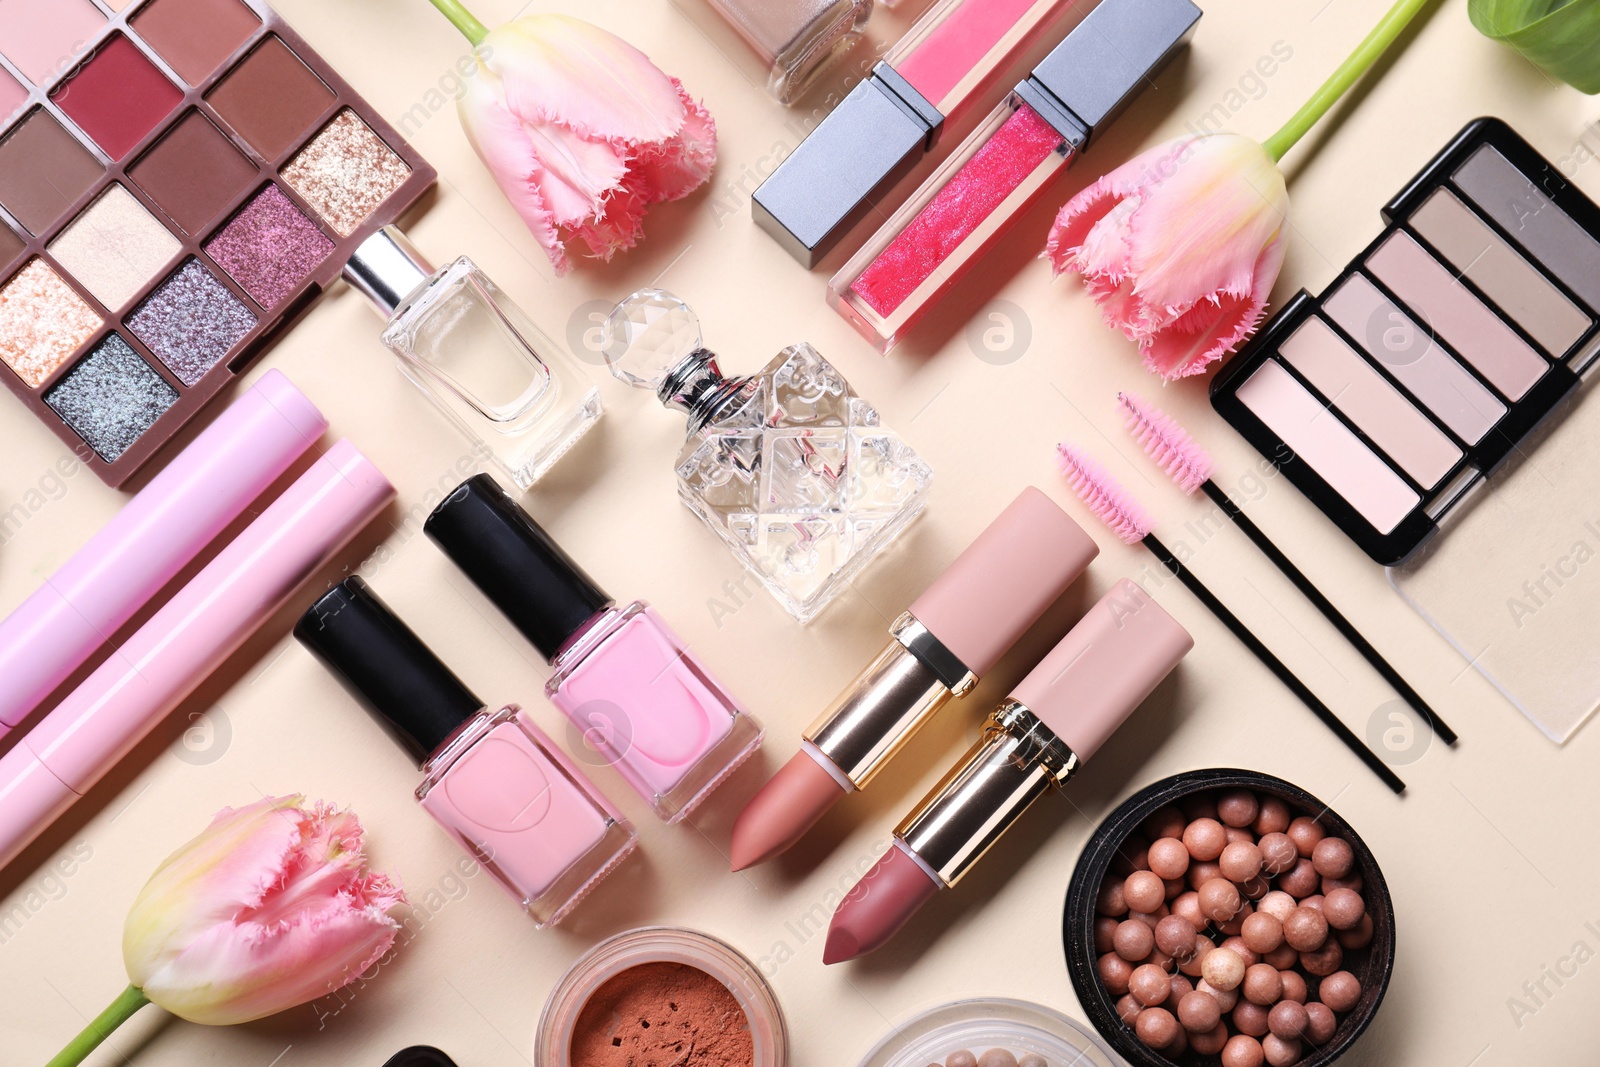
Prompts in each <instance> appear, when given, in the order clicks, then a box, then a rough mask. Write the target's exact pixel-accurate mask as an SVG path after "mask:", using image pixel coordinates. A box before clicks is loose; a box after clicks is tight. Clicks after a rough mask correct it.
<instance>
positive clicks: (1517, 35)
mask: <svg viewBox="0 0 1600 1067" xmlns="http://www.w3.org/2000/svg"><path fill="white" fill-rule="evenodd" d="M1467 10H1468V13H1469V14H1470V15H1471V16H1472V24H1473V25H1474V26H1476V27H1478V30H1479V32H1480V33H1482V34H1484V35H1485V36H1487V37H1492V38H1494V39H1495V40H1497V41H1503V42H1505V43H1506V44H1508V45H1510V46H1511V47H1512V48H1515V49H1516V50H1517V51H1518V52H1520V53H1521V54H1522V55H1523V56H1524V57H1525V58H1527V59H1528V60H1530V61H1531V62H1533V63H1536V64H1538V65H1539V66H1540V67H1543V68H1544V69H1545V70H1547V71H1549V72H1550V73H1551V74H1554V75H1555V76H1556V77H1558V78H1560V79H1561V80H1562V81H1564V82H1566V83H1567V84H1568V85H1571V86H1573V87H1574V88H1576V89H1577V90H1578V91H1580V92H1585V93H1591V94H1592V93H1600V0H1469V3H1468V5H1467Z"/></svg>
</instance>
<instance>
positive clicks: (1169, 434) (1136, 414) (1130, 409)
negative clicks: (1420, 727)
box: [1117, 393, 1457, 745]
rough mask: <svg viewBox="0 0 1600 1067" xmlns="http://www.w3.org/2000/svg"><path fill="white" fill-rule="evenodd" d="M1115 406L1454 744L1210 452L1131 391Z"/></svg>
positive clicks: (1187, 488) (1147, 444) (1172, 469)
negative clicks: (1216, 468) (1264, 525)
mask: <svg viewBox="0 0 1600 1067" xmlns="http://www.w3.org/2000/svg"><path fill="white" fill-rule="evenodd" d="M1117 404H1118V406H1120V407H1121V408H1122V417H1123V421H1124V422H1125V423H1126V424H1127V426H1128V431H1129V432H1130V433H1132V434H1133V436H1134V439H1135V440H1137V441H1138V442H1139V444H1140V445H1142V446H1143V447H1144V450H1145V452H1146V453H1147V454H1148V455H1149V456H1150V458H1151V459H1153V460H1154V461H1155V463H1156V466H1158V467H1160V468H1161V469H1162V470H1164V471H1166V472H1167V474H1168V475H1169V476H1170V477H1171V478H1172V480H1173V481H1174V482H1176V483H1177V486H1178V488H1179V489H1181V490H1183V492H1184V493H1185V494H1186V495H1188V496H1193V495H1194V491H1195V490H1196V489H1200V490H1202V491H1203V492H1204V493H1205V494H1206V496H1208V497H1210V498H1211V501H1212V503H1214V504H1216V505H1217V507H1218V508H1220V509H1222V513H1223V514H1224V515H1226V516H1227V517H1228V518H1229V519H1230V520H1231V521H1232V522H1233V524H1234V525H1235V526H1237V527H1238V528H1239V529H1240V530H1242V531H1244V535H1245V536H1246V537H1248V538H1249V539H1250V540H1251V542H1252V543H1254V544H1255V546H1256V547H1257V548H1258V549H1260V550H1261V554H1262V555H1264V556H1266V557H1267V559H1269V560H1271V561H1272V563H1273V565H1274V566H1276V567H1277V568H1278V570H1280V571H1282V572H1283V576H1284V577H1285V578H1288V579H1289V581H1290V582H1292V583H1293V584H1294V587H1295V588H1296V589H1298V590H1300V593H1301V595H1303V596H1304V597H1305V598H1306V599H1307V600H1309V601H1311V603H1312V604H1313V605H1315V607H1316V609H1317V610H1318V611H1320V612H1322V617H1323V618H1325V619H1327V620H1328V621H1329V622H1330V623H1332V624H1333V628H1334V629H1335V630H1338V631H1339V633H1340V634H1341V635H1343V637H1344V639H1345V640H1346V641H1349V642H1350V644H1351V645H1352V646H1354V648H1355V650H1356V651H1357V652H1359V653H1361V655H1362V658H1364V659H1365V660H1366V661H1367V662H1368V663H1370V664H1371V665H1372V668H1373V669H1374V670H1376V671H1377V672H1378V674H1379V675H1380V676H1381V677H1382V678H1383V680H1384V681H1385V682H1388V683H1389V685H1390V687H1391V688H1393V689H1394V691H1395V692H1396V693H1398V694H1400V698H1401V699H1402V700H1404V701H1405V702H1406V703H1407V704H1410V705H1411V706H1412V707H1413V708H1415V709H1416V710H1417V712H1418V714H1420V715H1421V716H1422V717H1423V718H1424V719H1425V720H1427V722H1428V725H1429V726H1431V727H1432V728H1433V732H1434V734H1435V735H1436V736H1438V737H1439V738H1440V739H1441V740H1442V741H1444V743H1445V744H1447V745H1453V744H1455V743H1456V740H1457V737H1456V732H1455V731H1454V730H1452V729H1451V728H1450V727H1449V725H1448V724H1447V723H1446V722H1445V721H1444V719H1442V718H1440V716H1439V713H1438V712H1436V711H1434V710H1433V708H1431V707H1429V706H1428V703H1427V701H1425V700H1423V699H1422V696H1421V694H1419V693H1418V692H1417V691H1416V690H1415V689H1413V688H1412V687H1411V685H1410V683H1408V682H1407V681H1406V680H1405V679H1404V678H1402V677H1401V676H1400V672H1399V671H1397V670H1395V669H1394V667H1393V666H1391V665H1390V663H1389V661H1388V660H1386V659H1384V658H1383V654H1382V653H1380V652H1379V651H1378V650H1377V649H1376V648H1373V647H1372V643H1371V642H1369V641H1368V640H1367V639H1366V638H1365V637H1363V636H1362V635H1361V631H1360V630H1357V629H1356V628H1355V626H1354V625H1353V624H1352V623H1351V622H1350V620H1349V619H1347V618H1345V617H1344V614H1343V613H1342V612H1340V611H1339V609H1338V608H1336V607H1334V606H1333V602H1332V601H1330V600H1329V599H1328V598H1327V597H1326V596H1324V595H1323V594H1322V590H1320V589H1318V588H1317V587H1316V586H1315V585H1313V584H1312V582H1311V579H1310V578H1307V577H1306V576H1305V574H1304V573H1303V572H1302V571H1301V570H1300V568H1299V567H1296V566H1295V565H1294V563H1293V562H1292V561H1291V560H1290V559H1289V557H1288V556H1286V555H1284V554H1283V551H1282V550H1281V549H1279V548H1278V546H1277V545H1275V544H1274V543H1273V542H1272V539H1271V538H1269V537H1268V536H1267V535H1266V534H1265V533H1263V532H1262V530H1261V527H1259V526H1257V525H1256V524H1255V523H1254V522H1252V521H1250V517H1249V516H1248V515H1246V514H1245V513H1244V511H1243V510H1242V509H1240V507H1239V505H1238V504H1236V503H1235V502H1234V501H1233V498H1232V497H1230V496H1228V494H1227V493H1226V492H1225V491H1224V490H1223V489H1222V487H1221V486H1219V485H1218V484H1217V483H1216V482H1214V481H1212V479H1211V456H1210V454H1209V453H1207V452H1206V450H1205V449H1203V448H1201V447H1200V446H1199V445H1198V444H1196V443H1195V441H1194V438H1192V437H1190V436H1189V434H1188V433H1186V432H1185V431H1184V429H1183V427H1181V426H1179V425H1178V423H1177V422H1176V421H1175V420H1174V419H1173V418H1172V417H1171V416H1169V415H1168V414H1167V413H1166V412H1164V411H1162V410H1161V409H1160V408H1158V407H1156V406H1155V405H1154V404H1152V403H1150V402H1149V401H1147V400H1145V399H1144V398H1143V397H1140V396H1135V395H1133V394H1131V393H1118V394H1117Z"/></svg>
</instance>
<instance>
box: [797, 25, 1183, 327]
mask: <svg viewBox="0 0 1600 1067" xmlns="http://www.w3.org/2000/svg"><path fill="white" fill-rule="evenodd" d="M1199 19H1200V9H1199V8H1198V7H1196V6H1195V5H1194V4H1193V3H1191V2H1190V0H1101V3H1100V5H1099V6H1098V7H1096V8H1095V9H1094V10H1093V11H1091V12H1089V14H1088V15H1087V16H1086V17H1085V18H1084V20H1083V21H1082V22H1081V23H1079V24H1078V26H1077V27H1076V28H1075V29H1074V30H1073V31H1072V32H1071V33H1069V34H1067V37H1066V40H1064V41H1062V42H1061V43H1060V44H1059V45H1057V46H1056V47H1055V49H1054V50H1053V51H1052V52H1051V53H1050V54H1049V55H1048V56H1046V57H1045V58H1044V60H1043V61H1042V62H1041V63H1040V64H1039V65H1038V66H1037V67H1035V68H1034V70H1033V74H1032V75H1031V76H1029V78H1028V79H1027V80H1026V81H1024V82H1022V83H1021V84H1020V85H1018V86H1017V87H1016V88H1015V89H1014V90H1013V91H1012V92H1011V95H1010V97H1009V98H1008V99H1007V100H1006V101H1005V103H1003V104H1001V105H1000V107H999V108H997V109H996V110H995V112H994V113H993V114H992V115H990V116H989V118H987V119H986V120H984V122H983V123H982V124H981V125H979V127H978V128H977V129H976V130H974V131H973V132H972V134H971V136H969V137H968V138H967V139H966V140H965V141H963V142H962V143H961V145H960V146H959V147H958V148H956V150H955V151H954V152H952V153H951V154H950V157H949V158H948V159H946V160H945V162H944V163H943V164H942V165H941V166H940V167H939V169H938V170H937V171H935V172H934V173H933V174H932V175H931V176H930V177H929V178H928V180H927V181H926V182H924V183H923V184H922V187H921V188H920V189H918V190H917V191H916V193H915V194H913V195H912V197H911V199H910V200H908V201H906V203H905V205H904V206H903V207H901V209H900V210H899V211H897V212H896V213H895V214H894V216H893V217H891V218H890V219H889V221H888V222H886V223H885V224H884V225H883V227H882V228H881V229H879V230H878V232H877V233H876V234H874V235H873V237H872V239H871V240H869V241H868V242H867V243H866V245H864V246H863V247H862V249H861V251H860V252H858V253H857V254H856V255H855V257H854V258H853V259H851V260H850V262H848V263H846V264H845V265H844V267H842V268H841V269H840V271H839V273H838V274H836V275H834V276H833V278H832V280H831V281H829V283H828V303H829V304H831V305H832V306H833V308H834V310H836V311H838V312H839V314H840V315H843V316H844V318H845V319H846V320H847V321H848V322H849V323H850V324H851V325H853V326H854V327H855V328H856V330H857V332H859V333H860V334H861V335H862V336H863V337H865V338H866V339H867V340H868V341H869V342H871V343H872V344H873V346H874V347H876V348H877V349H878V351H880V352H887V351H888V350H889V349H890V348H893V347H894V346H895V344H896V343H898V342H899V340H900V338H901V337H903V336H904V335H905V333H906V332H907V331H908V330H910V329H911V328H912V326H914V325H915V324H916V322H917V321H918V320H919V319H921V318H922V316H923V314H924V313H925V312H926V311H927V310H928V308H929V307H931V306H932V305H933V304H934V302H935V301H936V300H937V299H938V298H939V296H940V295H942V294H943V293H944V292H945V290H947V289H948V288H949V287H950V286H951V285H953V284H954V283H955V281H956V280H957V279H958V278H960V277H961V276H962V275H963V274H965V273H966V271H967V270H968V269H969V268H970V267H971V266H972V265H973V264H974V263H976V262H977V260H978V258H979V257H980V256H981V255H982V254H983V252H984V251H985V250H986V249H988V247H989V246H990V245H991V244H992V243H993V242H994V241H995V240H996V239H998V238H999V237H1000V235H1002V234H1003V233H1005V232H1006V230H1007V229H1009V228H1010V226H1011V223H1012V222H1014V221H1015V220H1016V218H1017V217H1018V216H1019V215H1021V214H1022V213H1023V212H1024V211H1026V210H1027V209H1028V207H1029V205H1031V204H1032V203H1033V202H1034V201H1035V200H1036V199H1037V198H1038V197H1039V195H1040V194H1041V193H1043V192H1044V190H1045V189H1046V188H1048V187H1049V184H1050V182H1051V180H1052V179H1053V178H1055V177H1056V175H1058V174H1060V173H1061V172H1062V171H1064V170H1066V168H1067V167H1068V165H1070V164H1071V162H1072V160H1073V159H1074V158H1076V157H1077V154H1078V153H1079V152H1081V151H1083V150H1084V149H1086V148H1087V147H1089V144H1090V143H1091V141H1092V140H1093V138H1094V136H1095V134H1096V133H1097V132H1098V131H1099V130H1100V128H1101V127H1102V126H1104V125H1105V124H1106V123H1107V122H1109V121H1110V120H1111V119H1112V118H1114V117H1115V115H1116V113H1117V112H1118V111H1120V110H1121V108H1122V106H1123V105H1124V104H1125V103H1127V101H1128V100H1129V99H1131V98H1132V96H1133V94H1134V93H1135V92H1136V91H1137V90H1139V89H1140V88H1142V87H1143V86H1144V85H1145V84H1147V83H1148V81H1149V78H1150V76H1151V75H1152V74H1153V73H1154V72H1155V71H1156V69H1157V68H1159V67H1160V66H1161V65H1162V64H1163V63H1164V62H1165V61H1166V60H1167V58H1168V57H1169V56H1171V55H1172V53H1173V52H1174V51H1175V50H1176V49H1177V47H1178V46H1179V45H1180V44H1182V43H1183V41H1184V40H1185V39H1186V38H1187V37H1188V36H1189V34H1190V32H1191V31H1192V30H1193V29H1194V24H1195V23H1196V22H1198V21H1199Z"/></svg>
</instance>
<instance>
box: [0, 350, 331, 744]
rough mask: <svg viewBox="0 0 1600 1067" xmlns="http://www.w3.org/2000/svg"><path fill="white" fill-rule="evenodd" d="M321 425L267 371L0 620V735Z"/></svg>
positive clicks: (285, 383)
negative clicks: (70, 556) (31, 593)
mask: <svg viewBox="0 0 1600 1067" xmlns="http://www.w3.org/2000/svg"><path fill="white" fill-rule="evenodd" d="M327 428H328V423H327V420H326V419H324V418H323V417H322V413H321V412H320V411H318V410H317V409H316V408H315V407H314V406H313V405H312V403H311V401H309V400H307V399H306V398H305V396H304V394H302V393H301V392H300V390H298V389H296V388H295V387H294V386H293V385H292V384H291V383H290V381H289V379H287V378H285V377H284V376H283V375H282V374H280V373H279V372H277V371H275V370H272V371H268V372H267V373H266V374H264V375H263V376H262V377H261V380H260V381H259V382H257V383H256V384H255V385H254V386H252V387H251V388H250V389H249V390H247V391H246V392H245V393H243V394H242V395H241V396H240V397H239V399H238V400H235V401H234V402H233V403H232V404H231V405H229V407H228V410H226V411H224V412H223V413H222V414H221V415H220V416H218V417H217V420H216V421H215V422H213V423H212V424H211V425H210V426H208V427H206V429H205V431H204V432H203V433H201V434H200V436H198V437H196V438H195V439H194V441H193V442H192V443H191V444H190V445H189V447H187V448H185V449H184V450H183V451H182V452H181V453H179V455H178V456H177V457H176V458H175V459H174V460H173V461H172V463H171V464H169V465H168V466H167V468H166V469H165V470H163V471H162V472H161V473H160V474H158V475H156V476H155V477H154V478H152V479H151V480H150V484H148V485H147V486H145V487H144V489H142V490H141V491H140V492H139V494H138V495H137V496H135V497H134V498H133V499H132V500H130V501H128V503H127V505H126V506H125V507H124V508H123V509H122V510H121V511H120V512H118V513H117V515H116V517H115V518H113V519H112V520H111V521H110V522H108V523H106V525H105V526H104V527H103V528H102V529H101V530H100V532H99V533H97V534H95V535H94V537H92V538H90V539H89V541H88V542H87V543H86V544H84V546H83V547H82V548H80V549H79V550H78V551H77V552H76V553H74V554H73V556H72V558H71V559H69V560H68V561H67V562H66V563H64V564H62V565H61V567H60V568H59V569H58V570H57V571H56V572H55V573H54V574H52V575H51V576H50V577H49V578H46V579H45V581H44V584H43V585H41V586H40V587H39V588H38V589H37V590H36V591H35V592H34V593H33V595H32V596H30V597H29V598H28V599H27V600H24V601H23V602H22V603H21V604H20V605H18V607H17V608H16V610H15V611H13V612H12V613H11V614H10V615H8V616H7V617H6V618H5V620H4V621H3V622H0V737H4V736H5V734H6V733H8V732H9V731H10V730H11V729H12V728H14V727H16V726H18V725H20V724H21V722H22V721H23V720H24V719H25V718H27V717H28V715H29V714H30V713H31V712H32V711H33V710H34V709H35V708H37V707H38V706H39V705H40V704H41V703H43V702H44V700H45V698H46V697H48V696H49V695H50V694H51V693H52V692H54V691H55V689H56V687H57V686H59V685H61V683H63V682H65V681H66V680H67V678H68V677H70V676H71V674H72V672H73V671H75V670H77V669H78V668H79V667H81V666H83V665H84V664H85V663H86V662H88V660H89V658H90V657H91V656H93V655H94V654H95V652H97V651H98V650H99V649H100V648H101V647H102V646H103V645H104V644H105V643H106V642H107V641H108V640H110V638H111V636H112V635H113V634H115V633H116V632H117V631H118V630H119V629H121V628H122V627H123V625H124V624H126V623H127V622H128V620H129V619H131V618H133V616H134V615H135V614H136V613H137V612H138V611H139V610H140V609H141V608H143V607H144V606H145V605H146V604H148V603H150V601H151V599H152V598H154V597H155V595H156V594H157V593H159V592H160V591H161V590H162V589H163V588H164V587H165V586H166V584H167V583H168V582H170V581H171V580H172V579H173V578H175V577H176V576H177V575H178V572H179V571H181V570H182V569H183V568H184V567H185V566H187V565H188V564H189V563H190V562H191V561H193V560H194V558H195V557H196V556H198V555H199V554H200V553H201V551H203V550H204V549H205V547H206V546H207V545H209V544H211V542H212V541H214V540H215V539H216V537H217V535H218V534H220V533H222V531H223V530H225V529H227V528H228V526H229V525H230V524H232V522H233V521H234V520H235V519H237V518H238V517H239V516H240V515H242V514H244V512H245V509H246V508H248V507H249V506H250V505H251V504H252V503H254V502H255V500H256V498H257V497H259V496H260V495H261V494H262V493H264V492H265V491H266V490H267V488H268V487H270V486H271V485H272V483H273V482H275V481H276V480H277V479H278V477H279V476H280V475H282V474H283V473H284V472H285V471H287V470H288V469H289V467H290V466H291V465H292V464H293V463H294V462H295V460H297V459H299V458H300V457H301V456H302V455H304V454H305V452H306V451H307V450H308V449H309V448H310V447H311V446H312V445H314V444H315V443H316V442H317V438H319V437H321V436H322V432H323V431H324V430H326V429H327Z"/></svg>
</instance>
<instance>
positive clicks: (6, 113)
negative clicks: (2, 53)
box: [0, 70, 28, 120]
mask: <svg viewBox="0 0 1600 1067" xmlns="http://www.w3.org/2000/svg"><path fill="white" fill-rule="evenodd" d="M27 102H28V90H27V89H24V88H23V87H22V83H21V82H19V81H17V79H15V78H13V77H12V76H11V75H10V74H7V73H6V72H5V71H3V70H0V120H4V119H9V118H10V117H11V116H12V115H15V114H16V113H17V109H18V108H20V107H22V105H23V104H26V103H27Z"/></svg>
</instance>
